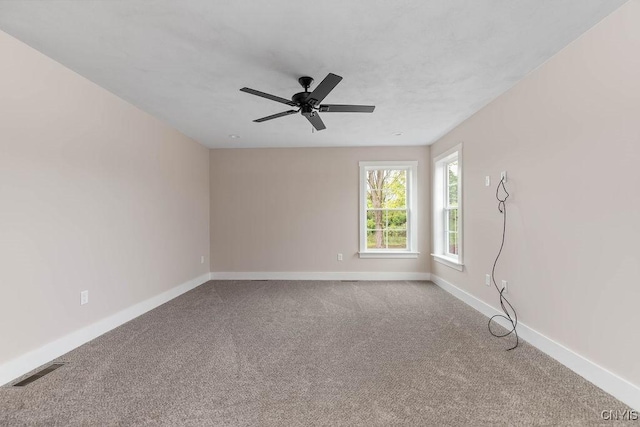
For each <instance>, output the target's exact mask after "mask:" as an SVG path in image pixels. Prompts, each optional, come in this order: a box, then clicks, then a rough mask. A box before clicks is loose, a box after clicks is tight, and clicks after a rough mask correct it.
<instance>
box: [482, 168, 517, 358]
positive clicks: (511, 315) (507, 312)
mask: <svg viewBox="0 0 640 427" xmlns="http://www.w3.org/2000/svg"><path fill="white" fill-rule="evenodd" d="M500 187H502V189H503V190H504V193H505V196H504V198H502V199H501V198H500ZM508 198H509V192H508V191H507V188H506V187H505V186H504V177H503V178H502V179H501V180H500V183H499V184H498V187H497V188H496V199H498V210H499V211H500V213H501V214H502V242H501V243H500V250H499V251H498V255H497V256H496V260H495V261H494V262H493V268H492V269H491V280H492V281H493V286H495V288H496V289H497V291H498V292H499V293H500V307H501V308H502V311H503V313H504V314H496V315H494V316H491V318H490V319H489V324H488V325H487V326H488V328H489V332H490V333H491V335H493V336H494V337H497V338H503V337H506V336H508V335H511V334H514V335H515V336H516V343H515V345H514V346H513V347H511V348H508V349H507V351H510V350H513V349H514V348H516V347H518V344H520V338H519V337H518V331H517V330H516V327H517V326H518V313H516V309H515V308H513V305H511V303H510V302H509V300H508V299H507V298H506V297H505V296H504V291H505V288H502V289H500V288H499V287H498V284H497V283H496V265H497V264H498V260H499V259H500V255H502V249H503V248H504V240H505V237H506V234H507V206H506V204H505V202H506V201H507V199H508ZM496 317H501V318H503V319H505V320H507V321H508V322H509V323H511V329H509V330H507V332H505V333H503V334H498V333H495V332H493V331H492V330H491V322H492V321H494V319H495V318H496Z"/></svg>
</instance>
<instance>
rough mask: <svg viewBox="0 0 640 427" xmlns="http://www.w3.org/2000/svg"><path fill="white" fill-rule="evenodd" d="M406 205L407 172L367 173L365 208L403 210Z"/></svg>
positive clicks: (383, 170)
mask: <svg viewBox="0 0 640 427" xmlns="http://www.w3.org/2000/svg"><path fill="white" fill-rule="evenodd" d="M406 205H407V171H405V170H393V169H377V170H370V171H367V208H374V209H375V208H404V207H406Z"/></svg>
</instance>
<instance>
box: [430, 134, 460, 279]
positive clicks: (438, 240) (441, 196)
mask: <svg viewBox="0 0 640 427" xmlns="http://www.w3.org/2000/svg"><path fill="white" fill-rule="evenodd" d="M433 183H434V187H433V209H434V212H433V218H434V227H433V228H434V242H433V248H434V253H433V254H432V255H433V257H434V259H435V260H436V261H438V262H442V263H444V264H446V265H449V266H450V267H453V268H456V269H458V270H462V265H463V264H462V145H458V146H456V147H453V148H452V149H451V150H449V151H447V152H445V153H444V154H442V155H440V156H438V157H437V158H436V159H435V160H434V179H433Z"/></svg>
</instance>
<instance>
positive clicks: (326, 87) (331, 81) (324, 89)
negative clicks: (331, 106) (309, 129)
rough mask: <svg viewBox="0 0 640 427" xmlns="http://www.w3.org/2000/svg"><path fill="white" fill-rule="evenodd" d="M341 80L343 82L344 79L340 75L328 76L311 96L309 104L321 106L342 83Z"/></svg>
mask: <svg viewBox="0 0 640 427" xmlns="http://www.w3.org/2000/svg"><path fill="white" fill-rule="evenodd" d="M340 80H342V77H340V76H338V75H335V74H333V73H329V74H327V77H325V78H324V80H323V81H321V82H320V84H319V85H318V86H316V88H315V89H314V90H313V92H311V93H310V94H309V97H308V98H307V102H308V103H309V104H311V105H314V106H315V105H318V104H320V103H321V102H322V100H323V99H324V98H325V97H326V96H327V95H329V92H331V91H332V90H333V88H334V87H336V86H337V85H338V83H340Z"/></svg>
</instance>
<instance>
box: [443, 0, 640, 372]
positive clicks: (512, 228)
mask: <svg viewBox="0 0 640 427" xmlns="http://www.w3.org/2000/svg"><path fill="white" fill-rule="evenodd" d="M639 22H640V2H638V1H637V0H636V1H632V2H631V3H628V4H626V5H625V6H623V7H622V8H621V9H620V10H618V11H617V12H615V13H614V14H613V15H612V16H610V17H609V18H607V19H605V20H604V21H603V22H601V23H600V24H599V25H597V26H596V27H595V28H593V29H592V30H590V31H589V32H588V33H586V34H585V35H584V36H582V37H581V38H580V39H578V40H577V41H575V42H574V43H573V44H571V45H569V46H568V47H567V48H566V49H565V50H563V51H562V52H560V53H559V54H558V55H557V56H555V57H554V58H552V59H551V60H550V61H549V62H547V63H546V64H544V65H543V66H542V67H541V68H539V69H538V70H536V71H535V72H533V73H532V74H531V75H530V76H529V77H528V78H526V79H525V80H524V81H522V82H521V83H520V84H518V85H517V86H515V87H514V88H513V89H512V90H510V91H509V92H507V93H506V94H505V95H503V96H501V97H500V98H498V99H497V100H495V101H494V102H493V103H491V104H490V105H488V106H487V107H486V108H484V109H483V110H481V111H480V112H479V113H477V114H476V115H475V116H473V117H472V118H470V119H469V120H467V121H466V122H464V123H463V124H462V125H460V126H459V127H457V128H456V129H455V130H453V131H452V132H451V133H450V134H448V135H447V136H445V137H444V138H442V139H441V140H440V141H438V142H437V143H436V144H434V145H433V146H432V152H431V155H432V157H436V156H437V155H439V154H440V153H442V152H444V151H445V150H446V149H448V148H449V147H451V146H452V145H454V144H457V143H458V142H460V141H463V143H464V148H463V152H464V154H463V155H464V169H465V170H464V172H463V173H464V232H465V235H464V244H465V246H464V251H465V252H464V254H465V260H464V261H465V264H466V266H465V270H464V272H462V273H460V272H457V271H455V270H453V269H450V268H448V267H446V266H443V265H442V264H439V263H436V262H432V269H433V271H432V273H433V274H435V275H437V276H440V277H442V278H444V279H445V280H447V281H449V282H451V283H453V284H454V285H457V286H459V287H461V288H462V289H464V290H465V291H467V292H469V293H471V294H473V295H474V296H476V297H478V298H480V299H481V300H483V301H485V302H487V303H490V304H491V305H493V306H494V307H496V308H497V307H498V304H497V303H498V298H497V293H496V291H495V290H494V289H492V288H489V287H486V286H485V285H484V275H485V273H489V272H490V269H491V266H492V263H493V257H494V256H495V252H496V251H497V249H498V246H499V242H500V233H501V216H500V214H499V213H498V211H497V208H496V200H495V184H496V183H497V181H498V179H499V174H500V171H502V170H506V171H507V172H508V178H509V182H508V184H507V186H508V190H509V191H510V192H511V198H509V200H508V204H507V207H508V226H507V242H506V247H505V252H504V257H503V258H502V260H501V263H500V265H499V268H498V272H497V274H496V276H497V278H498V279H506V280H508V281H509V283H510V285H509V297H510V299H511V300H512V302H513V304H514V305H515V307H516V308H517V310H518V314H519V316H520V319H521V320H522V322H523V323H525V324H526V325H528V326H530V327H532V328H533V329H536V330H537V331H539V332H541V333H542V334H544V335H546V336H548V337H549V338H551V339H553V340H556V341H557V342H559V343H561V344H563V345H564V346H566V347H568V348H569V349H571V350H573V351H575V352H577V353H578V354H581V355H583V356H584V357H586V358H588V359H590V360H591V361H593V362H595V363H597V364H599V365H601V366H602V367H604V368H607V369H609V370H610V371H612V372H614V373H616V374H618V375H619V376H621V377H623V378H625V379H627V380H629V381H631V382H632V383H634V384H636V385H640V363H638V360H639V355H640V342H639V341H638V327H639V325H640V309H639V308H638V302H639V301H640V245H639V244H638V242H639V241H640V221H639V218H640V191H639V187H638V186H639V185H640V168H639V167H638V161H639V160H640V55H639V52H640V25H638V23H639ZM485 175H491V178H492V181H493V182H492V185H491V187H490V188H488V187H485V186H484V177H485Z"/></svg>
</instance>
